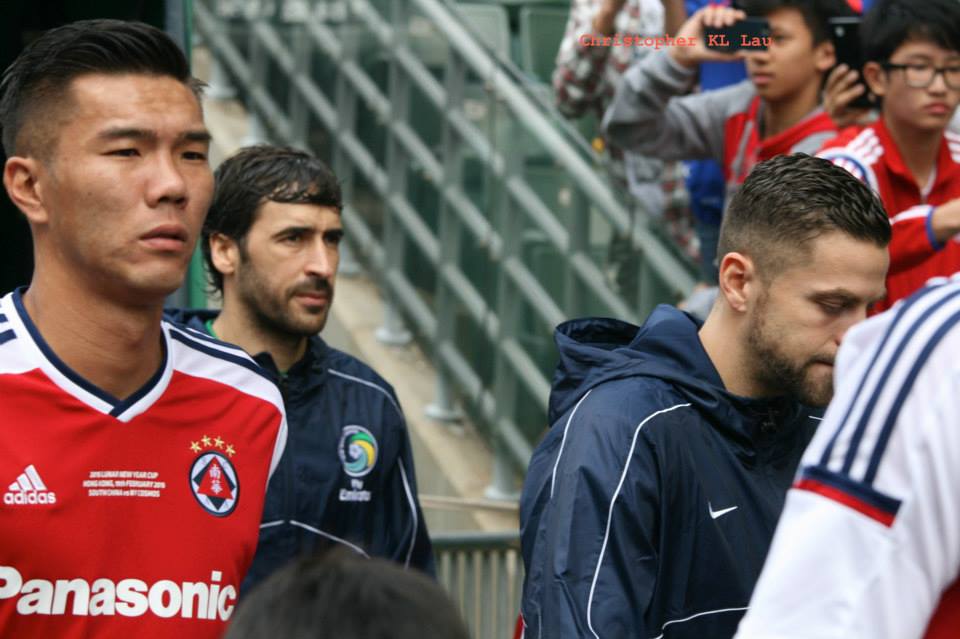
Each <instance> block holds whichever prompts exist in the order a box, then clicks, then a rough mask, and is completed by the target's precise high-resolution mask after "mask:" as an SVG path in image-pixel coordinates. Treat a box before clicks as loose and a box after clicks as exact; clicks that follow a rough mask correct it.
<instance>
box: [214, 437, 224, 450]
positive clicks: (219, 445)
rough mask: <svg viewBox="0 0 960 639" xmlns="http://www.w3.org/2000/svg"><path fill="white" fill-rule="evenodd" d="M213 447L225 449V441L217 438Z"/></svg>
mask: <svg viewBox="0 0 960 639" xmlns="http://www.w3.org/2000/svg"><path fill="white" fill-rule="evenodd" d="M213 445H214V446H216V447H217V448H223V440H222V439H220V437H219V436H217V438H216V439H214V440H213Z"/></svg>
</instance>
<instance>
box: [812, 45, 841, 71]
mask: <svg viewBox="0 0 960 639" xmlns="http://www.w3.org/2000/svg"><path fill="white" fill-rule="evenodd" d="M836 64H837V51H836V49H835V48H834V46H833V42H832V41H831V40H829V39H827V40H824V41H823V42H821V43H820V44H818V45H817V46H815V47H814V48H813V65H814V67H815V68H816V69H817V71H819V72H820V73H827V72H829V71H830V69H832V68H833V67H834V66H835V65H836Z"/></svg>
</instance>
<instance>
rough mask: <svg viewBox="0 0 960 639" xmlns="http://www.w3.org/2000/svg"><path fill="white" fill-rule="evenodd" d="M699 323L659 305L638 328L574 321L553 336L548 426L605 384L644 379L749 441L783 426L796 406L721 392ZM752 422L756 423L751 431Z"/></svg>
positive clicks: (786, 401)
mask: <svg viewBox="0 0 960 639" xmlns="http://www.w3.org/2000/svg"><path fill="white" fill-rule="evenodd" d="M701 326H702V323H701V322H700V321H699V320H697V319H695V318H694V317H693V316H691V315H688V314H686V313H684V312H683V311H680V310H677V309H676V308H674V307H672V306H667V305H660V306H658V307H657V308H656V309H654V311H653V312H652V313H651V314H650V316H649V318H648V319H647V321H646V322H644V324H643V326H641V327H639V328H638V327H637V326H635V325H633V324H630V323H628V322H623V321H620V320H615V319H608V318H588V319H577V320H571V321H568V322H564V323H563V324H560V325H559V326H558V327H557V329H556V332H555V340H556V344H557V349H558V350H559V351H560V363H559V364H558V366H557V370H556V372H555V373H554V379H553V385H552V389H551V393H550V406H549V413H548V416H549V420H550V423H551V424H554V423H556V421H557V420H558V419H559V418H560V417H561V416H562V415H563V414H564V413H565V412H566V411H567V410H569V409H570V408H571V407H572V406H573V405H574V404H575V403H576V402H577V401H578V400H579V399H580V398H581V397H583V395H584V393H586V392H587V391H588V390H590V389H592V388H595V387H596V386H598V385H600V384H602V383H604V382H608V381H611V380H616V379H622V378H627V377H650V378H656V379H659V380H663V381H665V382H667V383H669V384H671V385H672V386H674V387H675V388H676V389H677V390H678V391H679V392H680V393H681V394H682V395H684V396H685V398H686V399H687V401H689V402H690V403H691V404H692V405H694V406H695V407H697V409H698V410H700V411H701V412H702V413H704V414H706V415H708V416H710V418H711V422H712V423H714V424H717V425H719V426H720V427H723V428H725V429H729V430H733V431H736V432H738V433H740V434H741V435H746V436H747V437H749V438H750V439H751V440H752V439H754V438H755V430H756V427H758V426H759V422H761V421H763V420H764V419H768V420H770V419H773V415H775V416H776V419H775V421H776V422H778V423H784V420H785V419H786V420H790V419H791V418H793V417H795V416H796V414H798V413H799V412H800V410H801V409H802V406H801V405H800V404H799V403H797V402H796V401H793V400H790V399H789V398H785V397H781V398H773V399H751V398H746V397H740V396H738V395H734V394H732V393H730V392H728V391H727V390H726V388H725V387H724V384H723V380H722V379H721V378H720V374H719V373H718V372H717V369H716V367H714V365H713V362H712V361H711V360H710V357H709V356H708V355H707V352H706V350H704V348H703V344H702V342H701V341H700V337H699V334H698V331H699V330H700V327H701ZM754 422H755V423H754Z"/></svg>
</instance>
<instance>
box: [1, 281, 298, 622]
mask: <svg viewBox="0 0 960 639" xmlns="http://www.w3.org/2000/svg"><path fill="white" fill-rule="evenodd" d="M162 329H163V340H164V346H165V357H164V363H163V366H162V367H161V369H160V370H159V371H158V372H157V374H156V375H155V376H154V377H153V378H152V379H151V380H150V381H149V382H148V383H147V384H146V386H144V388H142V389H141V390H140V391H138V392H137V393H135V394H134V395H132V396H131V397H129V398H127V399H125V400H118V399H116V398H114V397H111V396H110V395H109V394H107V393H105V392H104V391H102V390H100V389H98V388H96V387H95V386H93V385H92V384H90V383H89V382H87V381H86V380H84V379H82V378H81V377H79V376H78V375H77V374H76V373H75V372H74V371H72V370H70V369H69V368H68V367H67V366H66V365H65V364H64V363H63V362H62V361H60V360H59V359H58V358H57V356H56V355H55V354H54V353H53V352H52V351H51V350H50V349H49V347H48V346H47V345H46V343H45V342H44V341H43V338H42V337H41V336H40V334H39V333H38V331H37V329H36V327H35V326H34V325H33V323H32V322H31V321H30V318H29V317H28V316H27V314H26V312H25V310H24V307H23V304H22V302H21V299H20V294H19V292H14V293H11V294H9V295H7V296H5V297H4V298H3V299H2V300H0V492H2V500H0V636H2V637H57V638H58V639H72V638H77V639H79V638H81V637H82V638H88V637H97V638H98V639H100V638H112V637H116V638H121V637H123V638H124V639H127V638H131V637H136V638H137V639H150V638H160V637H163V638H169V637H190V638H191V639H200V638H204V637H209V638H211V639H213V638H214V637H220V636H221V635H222V633H223V630H224V628H225V625H226V621H227V619H229V618H230V615H231V613H232V612H233V610H234V607H235V605H236V602H237V593H238V592H239V589H240V582H241V580H242V579H243V577H244V574H245V573H246V571H247V568H248V567H249V565H250V562H251V560H252V559H253V554H254V551H255V549H256V544H257V536H258V532H259V524H260V516H261V512H262V509H263V498H264V494H265V492H266V487H267V481H268V479H269V476H270V474H271V473H272V472H273V469H274V468H275V467H276V464H277V462H278V460H279V458H280V455H281V453H282V452H283V446H284V443H285V441H286V419H285V416H284V411H283V401H282V398H281V396H280V393H279V391H278V390H277V388H276V387H275V386H274V385H273V384H272V383H271V382H270V381H269V380H268V379H267V378H265V377H264V376H263V375H261V374H260V373H259V372H258V368H257V367H256V364H254V362H253V361H252V360H251V359H250V358H249V357H247V356H246V355H245V354H244V353H243V351H241V350H240V349H238V348H236V347H232V346H229V345H226V344H223V343H221V342H218V341H216V340H213V339H211V338H209V337H207V336H204V335H201V334H199V333H197V332H195V331H192V330H190V329H187V328H184V327H181V326H177V325H174V324H170V323H167V322H164V323H163V325H162Z"/></svg>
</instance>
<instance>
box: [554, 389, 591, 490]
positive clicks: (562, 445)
mask: <svg viewBox="0 0 960 639" xmlns="http://www.w3.org/2000/svg"><path fill="white" fill-rule="evenodd" d="M592 392H593V389H592V388H591V389H590V390H588V391H587V393H586V394H585V395H584V396H583V397H581V398H580V401H578V402H577V405H576V406H574V407H573V410H572V411H570V417H568V418H567V424H566V425H565V426H564V427H563V438H562V439H561V440H560V450H558V451H557V459H556V460H555V461H554V462H553V472H552V473H550V499H553V485H554V484H555V483H556V481H557V466H559V465H560V457H561V456H562V455H563V447H564V445H565V444H566V443H567V430H568V429H569V428H570V422H571V421H573V416H574V415H576V414H577V409H578V408H580V404H582V403H583V400H585V399H586V398H587V397H589V396H590V393H592Z"/></svg>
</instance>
